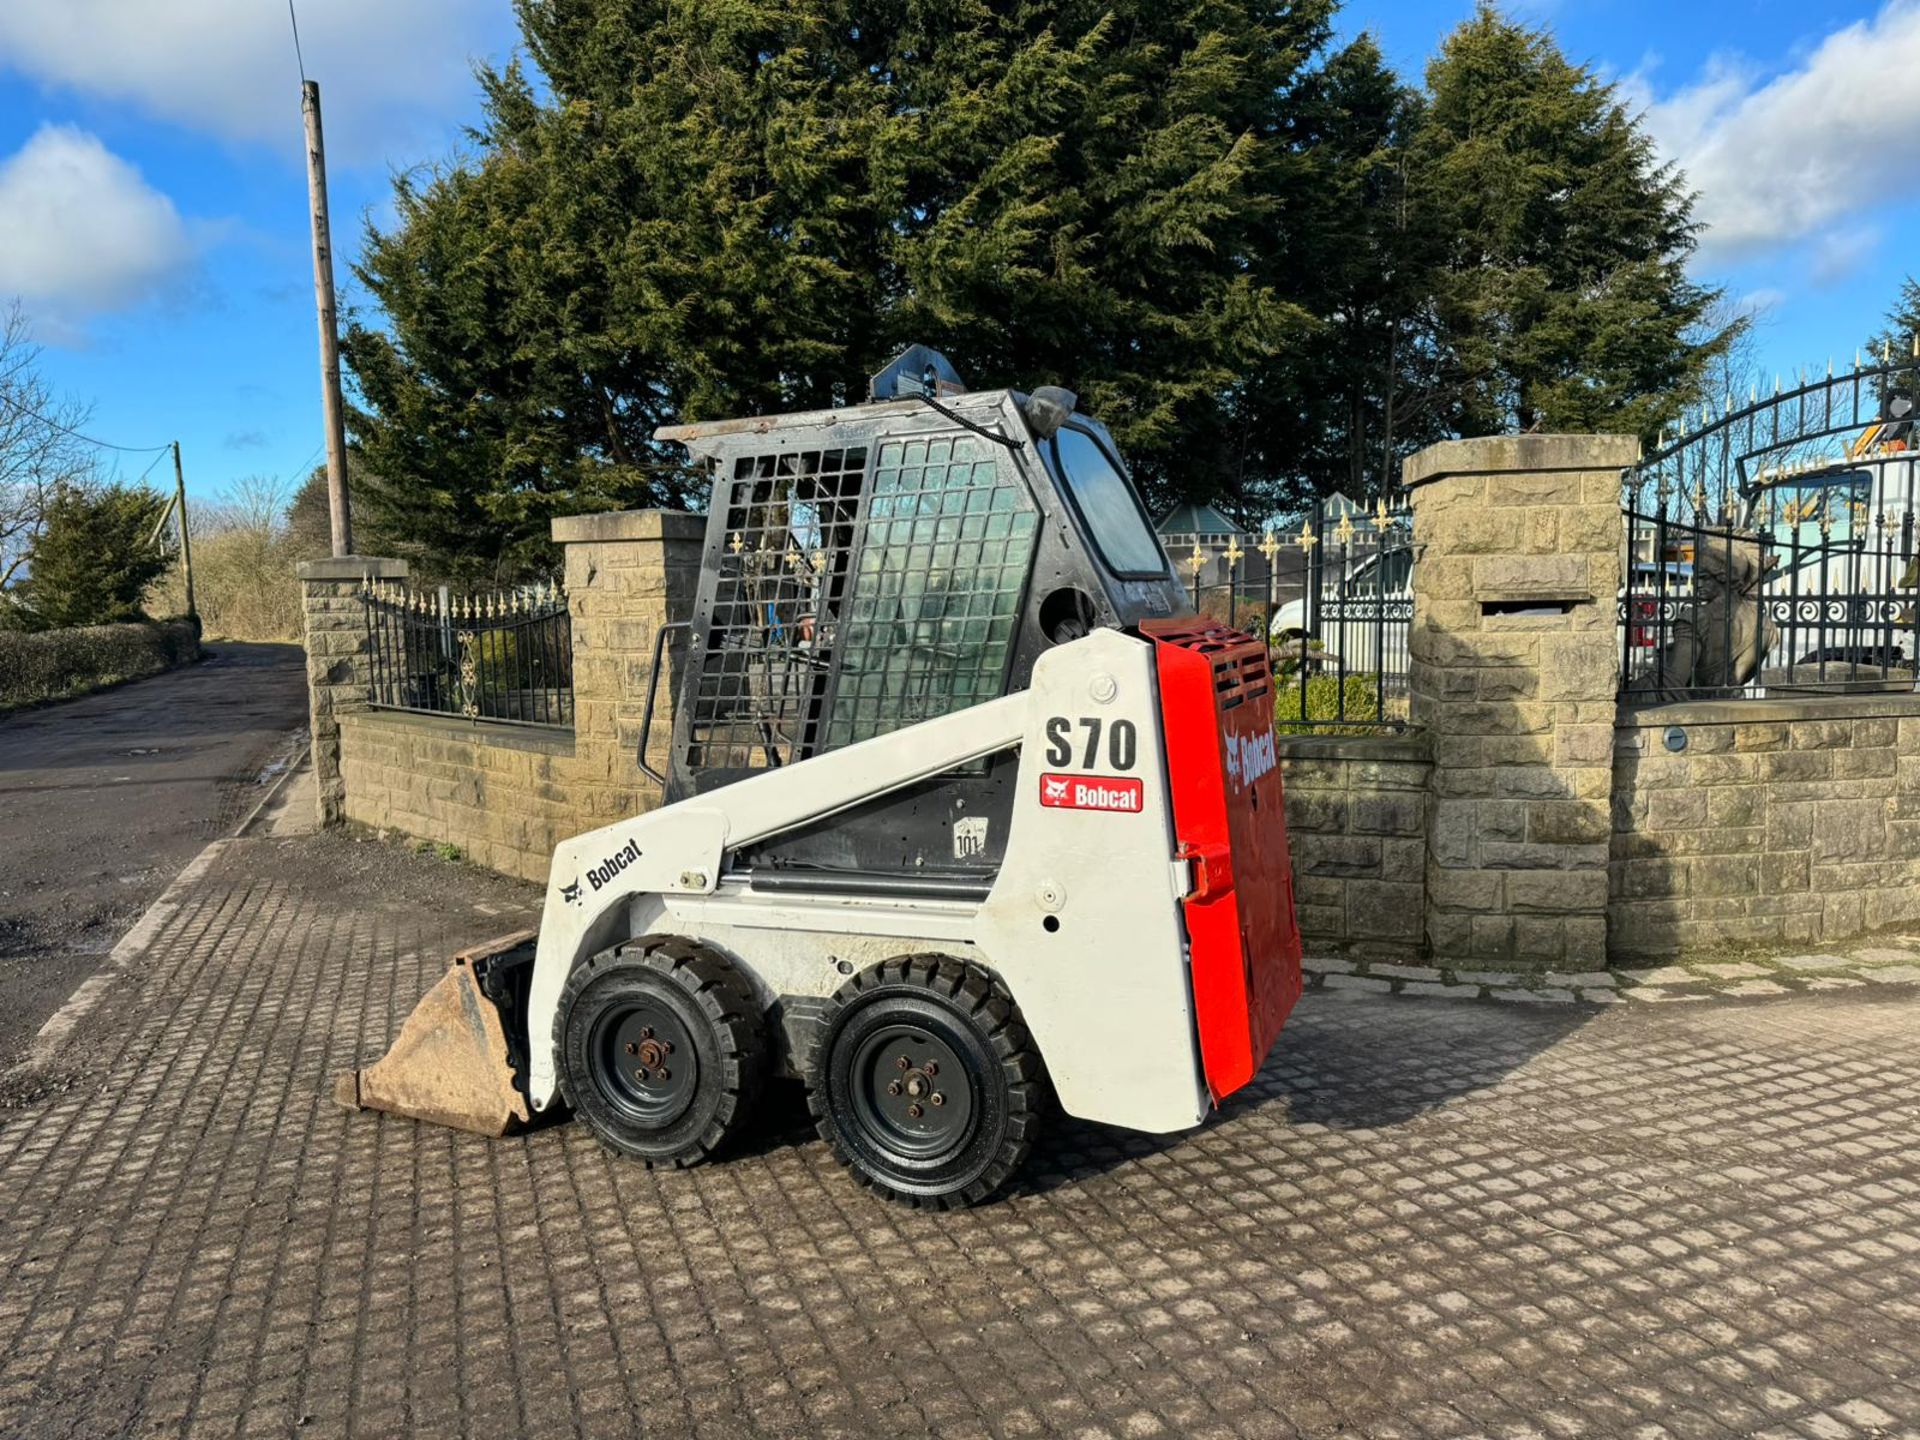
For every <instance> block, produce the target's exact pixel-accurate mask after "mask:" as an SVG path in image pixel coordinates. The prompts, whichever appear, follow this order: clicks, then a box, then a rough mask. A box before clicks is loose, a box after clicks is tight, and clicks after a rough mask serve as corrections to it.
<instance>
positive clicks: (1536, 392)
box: [1407, 0, 1732, 438]
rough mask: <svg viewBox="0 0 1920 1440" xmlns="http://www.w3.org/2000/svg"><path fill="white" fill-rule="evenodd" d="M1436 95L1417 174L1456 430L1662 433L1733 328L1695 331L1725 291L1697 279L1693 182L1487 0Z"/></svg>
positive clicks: (1434, 88)
mask: <svg viewBox="0 0 1920 1440" xmlns="http://www.w3.org/2000/svg"><path fill="white" fill-rule="evenodd" d="M1427 92H1428V93H1427V105H1426V113H1425V116H1424V119H1423V121H1422V124H1421V126H1420V130H1419V134H1418V135H1417V137H1416V138H1415V140H1414V141H1413V143H1412V145H1411V146H1410V148H1409V153H1408V161H1407V163H1408V170H1409V184H1410V187H1411V190H1412V194H1413V212H1414V225H1415V227H1416V229H1417V231H1418V232H1419V233H1420V234H1421V235H1423V236H1425V237H1429V238H1431V239H1432V240H1433V241H1434V242H1435V243H1436V245H1437V246H1438V249H1439V253H1438V254H1437V256H1436V257H1435V258H1436V263H1437V274H1436V276H1435V280H1434V286H1433V298H1432V315H1433V327H1432V333H1431V335H1430V336H1429V337H1428V340H1427V343H1428V344H1430V345H1431V346H1432V347H1433V349H1434V355H1435V359H1436V361H1437V363H1438V364H1439V366H1440V367H1441V369H1442V375H1441V379H1442V383H1443V386H1444V389H1443V394H1442V401H1443V404H1444V406H1445V408H1446V409H1447V410H1448V411H1449V412H1450V413H1449V414H1448V415H1447V423H1448V425H1449V428H1451V429H1452V430H1453V431H1455V432H1456V433H1459V434H1494V433H1500V432H1502V431H1506V430H1511V429H1518V430H1522V431H1525V430H1533V429H1548V430H1573V431H1586V430H1609V429H1611V430H1625V431H1628V432H1631V433H1636V434H1639V435H1641V436H1643V437H1647V438H1651V437H1652V436H1653V435H1654V434H1655V433H1656V432H1657V431H1658V430H1659V429H1660V428H1661V426H1662V425H1663V424H1664V423H1665V422H1666V421H1668V420H1670V419H1671V418H1673V416H1675V415H1676V414H1677V413H1678V412H1679V410H1680V409H1681V408H1682V407H1683V406H1684V405H1686V404H1687V403H1689V402H1690V401H1691V400H1693V399H1695V398H1697V396H1698V395H1699V393H1700V387H1701V383H1702V377H1703V374H1704V372H1705V371H1706V369H1707V367H1708V366H1709V365H1710V364H1711V362H1712V361H1713V359H1714V357H1716V356H1717V355H1718V354H1720V353H1721V352H1722V351H1723V350H1724V349H1725V347H1726V345H1727V343H1728V341H1729V339H1730V338H1731V334H1732V330H1731V328H1730V327H1729V328H1722V329H1721V330H1719V331H1718V332H1716V333H1708V334H1705V335H1700V334H1699V333H1698V331H1699V327H1700V322H1701V320H1702V318H1703V316H1705V315H1706V314H1707V312H1708V310H1709V308H1710V307H1711V306H1712V305H1713V303H1714V301H1715V300H1716V299H1718V298H1719V292H1718V291H1716V290H1713V289H1710V288H1708V287H1706V286H1703V285H1700V284H1698V283H1697V282H1695V281H1693V280H1691V279H1689V278H1688V276H1687V274H1686V269H1685V267H1686V262H1687V260H1688V258H1689V257H1690V256H1691V255H1692V254H1693V251H1694V248H1695V245H1696V229H1697V227H1696V226H1695V224H1694V221H1693V218H1692V195H1691V194H1690V192H1689V191H1688V190H1687V188H1686V184H1685V179H1684V177H1683V176H1682V175H1680V174H1679V173H1678V172H1677V171H1675V170H1674V169H1673V168H1672V167H1671V166H1669V165H1664V164H1662V163H1661V162H1660V161H1659V159H1658V157H1657V156H1656V155H1655V153H1654V149H1653V143H1652V140H1651V139H1650V138H1649V137H1648V135H1647V134H1646V132H1645V130H1644V128H1643V127H1642V126H1641V124H1640V123H1639V121H1638V120H1637V119H1636V118H1635V117H1634V116H1633V115H1631V114H1630V113H1629V112H1628V111H1627V109H1626V107H1625V105H1624V104H1623V103H1622V102H1621V100H1620V98H1619V96H1618V95H1617V94H1616V92H1615V90H1614V88H1613V87H1612V86H1610V85H1607V84H1605V83H1603V82H1602V81H1601V80H1600V79H1599V78H1598V77H1596V76H1595V75H1594V74H1593V73H1592V71H1590V70H1588V69H1586V68H1585V67H1582V66H1578V65H1574V64H1572V63H1570V62H1569V61H1568V60H1567V59H1566V57H1565V56H1563V55H1562V54H1561V53H1560V50H1559V49H1558V47H1557V46H1556V45H1555V44H1554V43H1553V41H1552V39H1551V38H1550V37H1549V36H1547V35H1546V34H1544V33H1542V32H1541V31H1538V30H1533V29H1529V28H1527V27H1526V26H1523V25H1519V24H1516V23H1514V22H1512V21H1510V20H1507V19H1505V18H1504V17H1502V16H1501V15H1500V14H1499V13H1498V11H1497V10H1496V9H1495V8H1494V7H1493V6H1492V5H1491V4H1488V3H1485V0H1482V4H1481V6H1480V9H1479V11H1478V13H1477V14H1475V16H1474V17H1473V18H1472V19H1471V20H1468V21H1467V22H1465V23H1464V24H1462V25H1461V26H1460V27H1459V28H1458V29H1457V30H1455V31H1454V32H1453V34H1452V35H1451V36H1449V37H1448V39H1447V40H1446V42H1445V43H1444V44H1443V45H1442V47H1441V50H1440V53H1439V55H1438V56H1437V58H1436V59H1435V60H1434V61H1433V63H1432V64H1431V65H1430V66H1429V67H1428V70H1427Z"/></svg>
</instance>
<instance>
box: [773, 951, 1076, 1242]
mask: <svg viewBox="0 0 1920 1440" xmlns="http://www.w3.org/2000/svg"><path fill="white" fill-rule="evenodd" d="M815 1057H816V1058H815V1064H814V1071H813V1074H812V1075H811V1076H810V1077H809V1079H808V1084H807V1103H808V1106H809V1108H810V1109H811V1110H812V1112H813V1117H814V1121H815V1123H816V1124H817V1126H818V1127H819V1131H820V1134H821V1137H822V1138H823V1139H825V1140H826V1141H827V1143H828V1144H829V1145H831V1146H832V1147H833V1153H834V1156H835V1158H837V1159H838V1160H839V1161H840V1162H841V1163H842V1164H843V1165H845V1166H846V1167H847V1168H848V1169H849V1170H851V1171H852V1172H853V1173H854V1175H855V1176H857V1177H858V1178H859V1179H860V1180H861V1181H862V1182H863V1183H864V1184H867V1185H870V1186H872V1187H873V1188H874V1189H875V1190H878V1191H879V1192H880V1193H881V1194H882V1195H884V1196H886V1197H887V1198H888V1199H890V1200H897V1201H900V1202H902V1203H904V1204H909V1205H915V1206H919V1207H922V1208H925V1209H958V1208H959V1207H961V1206H965V1205H973V1204H977V1203H979V1202H980V1201H982V1200H985V1199H988V1198H989V1197H990V1196H992V1195H993V1194H994V1193H995V1192H996V1191H998V1190H999V1189H1000V1187H1001V1186H1002V1185H1004V1184H1005V1183H1006V1182H1007V1180H1008V1178H1009V1177H1010V1176H1012V1174H1013V1172H1014V1171H1015V1170H1016V1169H1018V1168H1019V1166H1020V1164H1021V1162H1022V1161H1023V1160H1025V1159H1026V1157H1027V1152H1028V1151H1029V1150H1030V1149H1031V1148H1032V1146H1033V1140H1034V1136H1035V1134H1036V1133H1037V1131H1038V1129H1039V1122H1040V1113H1041V1107H1042V1105H1043V1104H1044V1098H1045V1091H1046V1079H1045V1074H1044V1071H1043V1069H1042V1066H1041V1064H1040V1055H1039V1052H1038V1051H1037V1050H1036V1049H1035V1048H1034V1045H1033V1040H1032V1038H1031V1037H1030V1036H1029V1035H1028V1034H1027V1027H1026V1025H1025V1024H1024V1023H1023V1022H1022V1021H1021V1019H1020V1016H1019V1012H1018V1011H1017V1010H1015V1008H1014V1005H1013V1000H1012V998H1011V997H1010V996H1009V995H1008V994H1007V992H1006V991H1005V989H1004V988H1002V987H1001V986H1000V985H999V984H998V983H996V982H995V981H994V980H993V979H992V978H991V977H990V976H988V975H987V974H985V973H984V972H983V971H981V970H979V969H978V968H976V967H975V966H972V965H968V964H965V963H964V962H962V961H959V960H953V959H948V958H945V957H942V956H937V955H915V956H910V957H907V958H905V959H900V960H889V961H887V962H886V963H885V964H883V965H879V966H876V967H874V968H873V969H871V970H866V971H863V972H861V973H860V974H858V975H856V976H854V977H853V979H851V980H849V981H848V982H847V983H846V984H845V985H843V986H841V987H840V990H839V992H838V993H837V994H836V995H835V996H834V997H833V1003H832V1009H831V1010H830V1012H829V1015H828V1019H827V1026H826V1031H825V1034H824V1035H823V1036H822V1039H821V1044H820V1047H819V1049H818V1050H817V1051H816V1052H815Z"/></svg>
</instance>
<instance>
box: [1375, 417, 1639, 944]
mask: <svg viewBox="0 0 1920 1440" xmlns="http://www.w3.org/2000/svg"><path fill="white" fill-rule="evenodd" d="M1638 454H1639V446H1638V443H1637V442H1636V441H1634V440H1633V439H1632V438H1630V437H1624V436H1591V435H1523V436H1513V437H1507V438H1502V439H1489V440H1458V441H1448V442H1446V443H1445V444H1441V445H1435V446H1431V447H1429V448H1428V449H1426V450H1423V451H1422V452H1420V454H1418V455H1415V456H1413V457H1412V458H1411V459H1409V460H1408V461H1407V463H1406V468H1405V476H1404V478H1405V482H1406V485H1407V487H1408V490H1409V493H1410V496H1411V499H1412V504H1413V515H1414V539H1415V546H1416V550H1415V554H1416V562H1415V564H1414V569H1413V628H1412V631H1411V633H1410V635H1409V640H1408V651H1409V656H1410V667H1409V669H1410V676H1409V688H1410V690H1411V692H1412V717H1413V721H1414V723H1415V724H1416V725H1418V726H1420V727H1422V728H1424V729H1425V730H1426V731H1427V732H1428V733H1429V735H1430V736H1431V738H1432V745H1433V775H1432V795H1431V803H1430V804H1429V805H1428V807H1427V831H1426V837H1427V852H1426V900H1427V914H1426V931H1427V935H1426V938H1427V942H1428V945H1429V947H1430V950H1431V953H1432V956H1433V958H1434V959H1436V960H1438V961H1440V962H1442V963H1446V962H1449V961H1470V962H1473V963H1475V964H1478V965H1480V966H1482V967H1483V968H1512V967H1520V968H1532V969H1543V970H1561V969H1591V968H1593V967H1596V966H1599V965H1601V964H1604V963H1605V959H1606V953H1607V863H1608V838H1609V834H1610V828H1611V827H1610V817H1609V811H1608V797H1609V793H1610V791H1611V788H1612V775H1611V771H1610V765H1611V762H1612V755H1613V726H1614V710H1615V702H1614V696H1615V691H1616V688H1617V685H1618V679H1617V673H1616V670H1617V667H1616V660H1615V650H1614V635H1615V595H1616V592H1617V591H1618V589H1619V585H1620V574H1621V560H1620V551H1621V528H1620V472H1621V469H1622V468H1623V467H1624V466H1626V465H1630V464H1632V463H1633V461H1634V460H1635V459H1636V458H1637V456H1638Z"/></svg>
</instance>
